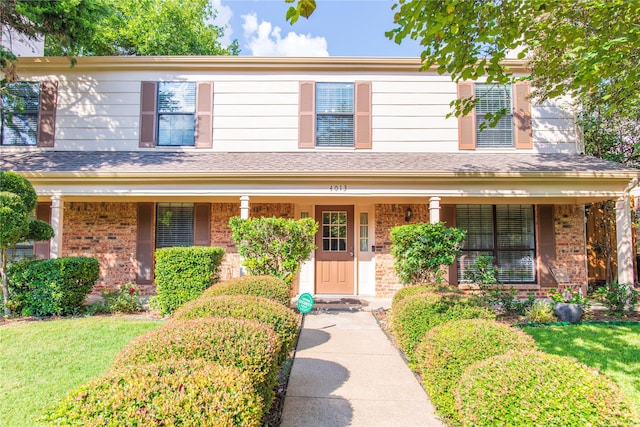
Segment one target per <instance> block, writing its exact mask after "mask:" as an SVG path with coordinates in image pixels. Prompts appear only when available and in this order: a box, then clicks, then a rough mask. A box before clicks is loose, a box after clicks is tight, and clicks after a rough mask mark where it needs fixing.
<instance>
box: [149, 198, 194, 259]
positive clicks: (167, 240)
mask: <svg viewBox="0 0 640 427" xmlns="http://www.w3.org/2000/svg"><path fill="white" fill-rule="evenodd" d="M193 231H194V215H193V203H158V205H157V208H156V248H166V247H171V246H193V235H194V233H193Z"/></svg>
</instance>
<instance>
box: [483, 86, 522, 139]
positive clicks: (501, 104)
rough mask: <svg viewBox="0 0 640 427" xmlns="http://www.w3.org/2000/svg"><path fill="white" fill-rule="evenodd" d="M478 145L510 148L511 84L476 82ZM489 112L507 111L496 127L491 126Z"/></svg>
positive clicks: (511, 120)
mask: <svg viewBox="0 0 640 427" xmlns="http://www.w3.org/2000/svg"><path fill="white" fill-rule="evenodd" d="M475 97H476V99H477V104H476V107H475V111H476V146H477V147H478V148H483V147H484V148H503V147H504V148H510V147H513V146H514V139H513V100H512V98H513V96H512V92H511V85H495V84H485V83H476V84H475ZM487 113H491V114H495V113H505V114H504V116H502V117H501V118H500V120H499V121H498V123H497V125H496V126H495V127H489V126H488V122H487V120H486V118H485V115H486V114H487Z"/></svg>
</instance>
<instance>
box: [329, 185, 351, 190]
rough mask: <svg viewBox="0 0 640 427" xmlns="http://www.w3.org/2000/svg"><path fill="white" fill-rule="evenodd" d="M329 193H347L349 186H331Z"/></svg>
mask: <svg viewBox="0 0 640 427" xmlns="http://www.w3.org/2000/svg"><path fill="white" fill-rule="evenodd" d="M329 191H334V192H335V191H347V186H346V185H344V184H339V185H330V186H329Z"/></svg>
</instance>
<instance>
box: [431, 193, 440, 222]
mask: <svg viewBox="0 0 640 427" xmlns="http://www.w3.org/2000/svg"><path fill="white" fill-rule="evenodd" d="M429 222H430V223H431V224H435V223H438V222H440V197H437V196H434V197H432V198H430V199H429Z"/></svg>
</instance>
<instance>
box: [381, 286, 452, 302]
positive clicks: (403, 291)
mask: <svg viewBox="0 0 640 427" xmlns="http://www.w3.org/2000/svg"><path fill="white" fill-rule="evenodd" d="M428 292H436V293H437V292H451V293H459V294H461V293H462V292H461V291H460V290H458V288H456V287H453V286H445V285H430V284H422V285H411V286H405V287H404V288H400V289H398V291H397V292H396V293H395V294H394V295H393V300H392V301H391V307H393V306H394V305H396V304H398V303H399V302H400V301H402V300H403V299H405V298H406V297H410V296H413V295H419V294H426V293H428Z"/></svg>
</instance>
